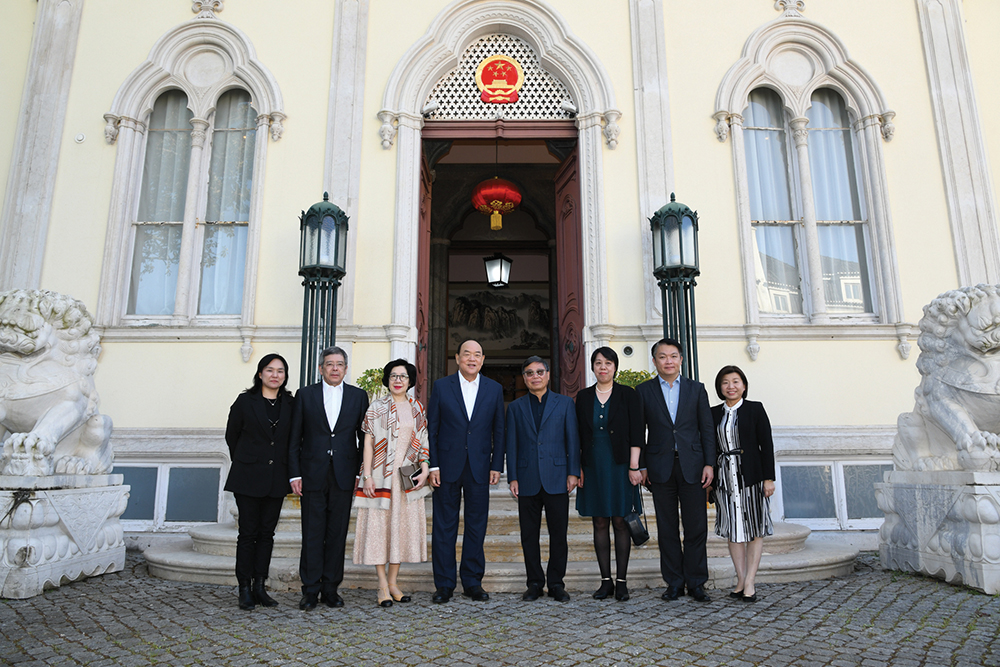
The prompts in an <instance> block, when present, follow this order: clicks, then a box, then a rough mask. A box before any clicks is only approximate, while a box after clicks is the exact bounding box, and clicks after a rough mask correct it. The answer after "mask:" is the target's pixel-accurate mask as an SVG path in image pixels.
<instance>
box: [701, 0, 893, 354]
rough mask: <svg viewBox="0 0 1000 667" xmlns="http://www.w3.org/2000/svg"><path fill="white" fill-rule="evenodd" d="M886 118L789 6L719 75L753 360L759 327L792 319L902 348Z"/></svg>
mask: <svg viewBox="0 0 1000 667" xmlns="http://www.w3.org/2000/svg"><path fill="white" fill-rule="evenodd" d="M894 116H895V113H894V112H892V111H891V110H889V109H888V108H887V107H886V105H885V100H884V99H883V96H882V92H881V91H880V90H879V88H878V87H877V86H876V85H875V83H874V82H873V81H872V79H871V78H870V77H869V76H868V74H867V73H866V72H865V71H864V69H862V68H861V67H860V66H859V65H858V64H857V63H854V62H853V61H851V60H850V59H849V58H848V56H847V53H846V51H845V50H844V47H843V43H842V42H841V41H840V40H838V39H837V38H836V37H835V36H834V35H832V34H831V33H829V32H828V31H826V30H825V29H824V28H823V27H822V26H819V25H818V24H816V23H813V22H809V21H806V20H805V19H803V18H802V16H801V14H800V13H799V12H798V11H797V10H795V9H787V8H786V11H785V14H784V15H783V16H782V17H781V18H779V19H777V20H776V21H773V22H771V23H768V24H766V25H764V26H762V27H761V28H759V29H758V30H757V31H756V32H754V34H753V35H751V36H750V38H749V40H747V43H746V45H744V48H743V56H742V58H741V59H740V60H739V61H737V62H736V63H735V64H734V65H733V66H732V67H731V68H730V70H729V72H727V74H726V76H725V77H724V79H723V81H722V84H721V86H720V87H719V92H718V95H717V97H716V112H715V115H714V118H715V119H716V128H715V129H716V133H717V135H718V138H719V140H720V141H726V140H727V139H728V138H729V137H730V135H732V146H733V157H734V163H735V166H736V191H737V216H738V220H739V234H740V246H741V253H742V258H743V269H744V282H745V286H746V290H745V294H746V298H745V304H746V316H747V317H746V319H747V327H746V331H747V337H748V346H747V350H748V352H749V353H750V356H751V358H756V355H757V352H758V350H759V346H758V344H757V336H758V335H759V334H761V333H767V334H768V335H770V336H779V337H780V336H781V335H783V334H781V333H780V331H781V330H780V327H781V326H783V325H793V326H798V325H801V324H813V325H849V326H850V327H851V328H850V329H846V330H844V332H843V334H838V335H846V336H851V335H853V332H855V331H856V332H857V333H858V335H860V336H863V337H871V336H872V335H876V334H877V333H878V332H882V331H884V335H886V336H887V337H892V338H894V339H896V340H898V345H897V349H898V350H899V353H900V355H901V356H903V357H904V358H905V356H906V355H907V354H908V353H909V348H910V346H909V343H908V342H907V340H906V338H907V336H908V334H909V328H908V327H907V326H906V325H905V323H903V322H902V320H901V315H902V305H901V295H900V293H899V277H898V274H897V270H896V257H895V243H894V240H893V234H892V222H891V218H890V216H889V202H888V192H887V188H886V183H885V169H884V163H883V158H882V145H881V144H882V141H883V140H884V141H889V140H890V139H891V138H892V134H893V131H894V126H893V124H892V119H893V117H894ZM879 325H889V326H887V327H886V328H885V329H884V330H883V329H879V328H878V327H879ZM789 335H790V336H792V337H793V338H794V337H796V336H800V335H801V330H795V333H794V335H793V334H792V333H789Z"/></svg>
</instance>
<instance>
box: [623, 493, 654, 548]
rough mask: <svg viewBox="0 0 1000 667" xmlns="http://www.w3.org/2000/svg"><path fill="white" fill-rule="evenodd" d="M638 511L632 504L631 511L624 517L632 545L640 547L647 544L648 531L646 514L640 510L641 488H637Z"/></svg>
mask: <svg viewBox="0 0 1000 667" xmlns="http://www.w3.org/2000/svg"><path fill="white" fill-rule="evenodd" d="M637 495H638V497H639V509H638V510H636V507H635V503H633V504H632V511H631V512H629V513H628V514H626V515H625V525H626V526H628V532H629V534H630V535H631V536H632V543H633V544H635V546H637V547H641V546H642V545H643V544H645V543H646V542H649V529H647V528H646V513H645V512H643V510H642V488H641V487H640V488H639V493H638V494H637Z"/></svg>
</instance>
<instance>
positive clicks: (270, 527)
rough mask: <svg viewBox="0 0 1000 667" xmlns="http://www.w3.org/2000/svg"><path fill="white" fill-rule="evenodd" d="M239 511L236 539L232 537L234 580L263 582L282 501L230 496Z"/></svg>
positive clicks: (269, 566) (236, 495) (279, 499)
mask: <svg viewBox="0 0 1000 667" xmlns="http://www.w3.org/2000/svg"><path fill="white" fill-rule="evenodd" d="M233 495H234V496H235V497H236V507H237V508H238V509H239V512H240V516H239V535H238V536H237V537H236V580H237V581H238V582H240V584H245V583H249V582H250V580H251V579H253V578H259V579H266V578H267V572H268V570H269V569H270V568H271V551H272V550H273V549H274V528H275V526H277V525H278V517H279V516H280V514H281V503H282V501H283V500H284V498H283V497H278V498H267V497H264V498H255V497H253V496H245V495H243V494H242V493H234V494H233Z"/></svg>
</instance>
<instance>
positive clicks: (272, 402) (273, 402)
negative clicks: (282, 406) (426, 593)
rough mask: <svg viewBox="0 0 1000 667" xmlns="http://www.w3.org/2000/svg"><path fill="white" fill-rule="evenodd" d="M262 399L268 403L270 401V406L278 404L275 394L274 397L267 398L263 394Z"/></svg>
mask: <svg viewBox="0 0 1000 667" xmlns="http://www.w3.org/2000/svg"><path fill="white" fill-rule="evenodd" d="M261 396H264V395H263V394H261ZM264 400H265V401H267V402H268V403H270V404H271V407H272V408H273V407H274V406H275V405H277V404H278V397H277V396H275V397H274V398H268V397H267V396H264Z"/></svg>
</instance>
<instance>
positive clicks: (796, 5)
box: [774, 0, 806, 17]
mask: <svg viewBox="0 0 1000 667" xmlns="http://www.w3.org/2000/svg"><path fill="white" fill-rule="evenodd" d="M774 8H775V9H776V10H777V11H779V12H784V16H799V17H801V16H802V12H803V11H804V10H805V8H806V3H805V0H778V1H777V2H775V3H774Z"/></svg>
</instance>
